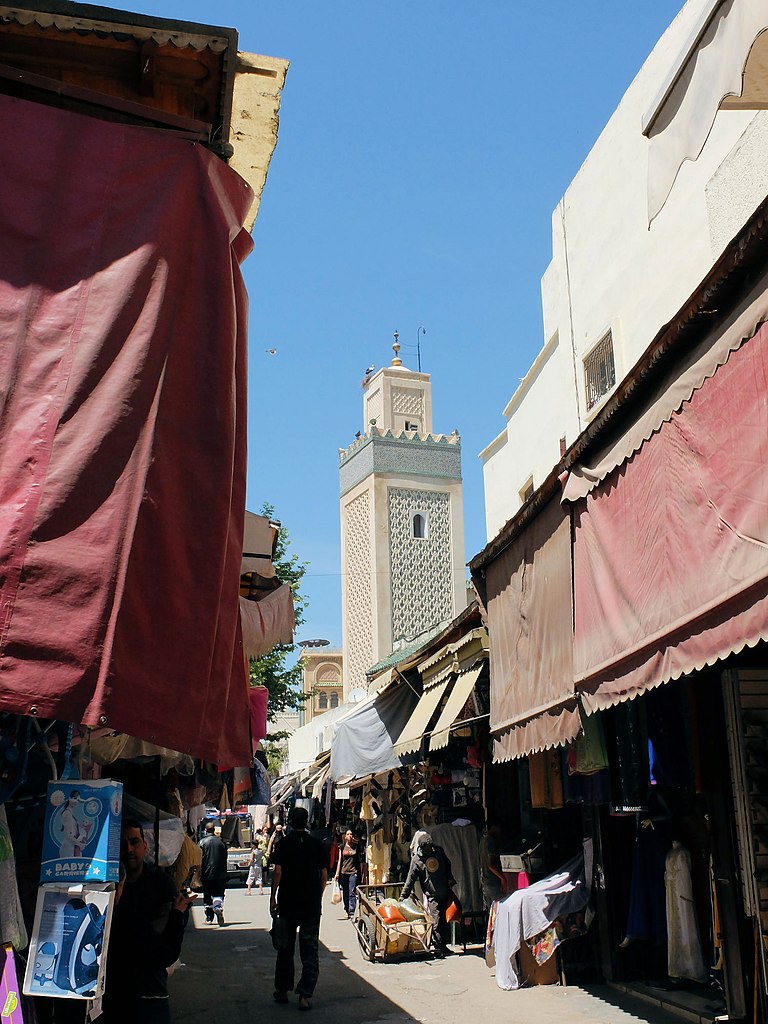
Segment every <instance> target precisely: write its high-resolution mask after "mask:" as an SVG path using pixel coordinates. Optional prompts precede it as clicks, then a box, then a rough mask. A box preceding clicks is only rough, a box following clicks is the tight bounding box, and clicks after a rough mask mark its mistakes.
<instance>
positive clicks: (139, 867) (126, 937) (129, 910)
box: [99, 820, 195, 1024]
mask: <svg viewBox="0 0 768 1024" xmlns="http://www.w3.org/2000/svg"><path fill="white" fill-rule="evenodd" d="M121 838H122V866H123V868H124V870H125V874H124V876H123V877H121V879H120V883H119V884H118V886H117V892H116V899H115V909H114V913H113V916H112V930H111V933H110V939H109V951H108V954H107V977H106V986H105V993H104V1004H103V1005H104V1016H103V1017H100V1018H99V1020H100V1021H101V1020H103V1021H104V1022H105V1024H123V1022H132V1024H170V1020H171V1014H170V1007H169V1003H168V972H167V970H166V968H168V967H170V966H171V964H173V963H175V962H176V960H178V959H179V954H180V953H181V943H182V940H183V938H184V927H185V925H186V922H187V917H188V916H189V915H188V910H189V905H190V903H192V901H193V900H194V898H195V897H194V895H193V894H191V893H186V892H181V893H179V894H178V895H177V893H176V887H175V886H174V884H173V882H172V881H171V878H170V877H169V876H168V875H167V874H166V873H165V872H164V871H161V870H160V869H159V868H155V867H150V866H149V865H147V864H145V863H144V858H145V857H146V854H147V843H146V840H145V839H144V830H143V828H142V826H141V825H140V823H139V822H138V821H130V820H124V821H123V825H122V836H121Z"/></svg>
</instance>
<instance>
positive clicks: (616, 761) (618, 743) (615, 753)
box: [606, 700, 650, 814]
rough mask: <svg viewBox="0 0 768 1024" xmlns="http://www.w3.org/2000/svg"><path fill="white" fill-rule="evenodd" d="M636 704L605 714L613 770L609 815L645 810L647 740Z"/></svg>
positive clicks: (632, 701) (646, 806) (648, 780)
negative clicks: (607, 717) (607, 723)
mask: <svg viewBox="0 0 768 1024" xmlns="http://www.w3.org/2000/svg"><path fill="white" fill-rule="evenodd" d="M639 703H640V702H639V701H636V700H630V701H627V702H626V703H624V704H617V705H616V707H613V708H611V709H610V710H609V711H608V712H606V715H610V721H611V722H612V726H613V728H612V729H611V730H610V731H609V738H610V740H611V748H612V749H611V765H612V768H613V779H612V783H613V806H612V807H611V814H636V813H638V812H644V811H646V810H647V808H648V802H647V801H648V786H649V783H650V771H649V768H648V737H647V734H646V730H645V724H644V721H643V718H642V713H641V708H640V706H639Z"/></svg>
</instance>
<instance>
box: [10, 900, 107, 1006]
mask: <svg viewBox="0 0 768 1024" xmlns="http://www.w3.org/2000/svg"><path fill="white" fill-rule="evenodd" d="M114 896H115V894H114V890H113V889H112V888H111V887H110V888H109V889H105V888H98V889H97V888H91V887H88V886H82V885H78V886H68V885H43V886H41V887H40V889H39V890H38V894H37V907H36V909H35V923H34V926H33V928H32V938H31V940H30V943H29V959H28V960H27V970H26V973H25V975H24V988H23V992H24V994H25V995H28V996H53V997H55V998H57V999H98V998H99V997H100V996H101V995H102V994H103V992H104V975H105V971H106V961H107V943H108V940H109V929H110V926H111V923H112V906H113V902H114Z"/></svg>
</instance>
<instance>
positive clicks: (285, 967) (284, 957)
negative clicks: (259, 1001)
mask: <svg viewBox="0 0 768 1024" xmlns="http://www.w3.org/2000/svg"><path fill="white" fill-rule="evenodd" d="M307 818H308V815H307V812H306V810H305V809H304V808H303V807H294V808H293V810H292V811H291V813H290V814H289V815H288V824H289V826H290V827H291V831H290V832H289V833H288V835H286V836H285V838H284V839H282V840H281V841H280V844H279V845H278V846H277V847H276V848H275V849H274V851H273V854H272V861H273V863H274V866H275V871H274V875H273V877H272V891H271V894H270V899H269V910H270V913H271V914H272V917H278V918H279V919H280V927H279V928H276V929H275V933H276V934H277V935H279V937H280V939H279V944H280V948H279V949H278V951H277V963H276V965H275V993H274V995H275V999H276V1000H277V1002H278V1003H287V1002H288V992H289V991H290V990H291V989H292V988H293V980H294V965H293V952H294V949H295V946H296V932H297V930H298V933H299V956H300V957H301V977H300V978H299V983H298V985H297V986H296V990H295V991H296V994H297V995H298V997H299V1009H300V1010H308V1009H309V1008H310V1002H309V1000H310V997H311V996H312V993H313V992H314V991H315V985H317V978H318V975H319V973H320V957H319V944H320V913H321V906H322V899H323V893H324V892H325V886H326V883H327V882H328V855H327V853H326V851H325V847H324V846H323V844H322V843H321V842H320V841H319V840H318V839H314V838H313V837H312V836H310V835H309V833H308V832H307ZM276 923H277V922H276Z"/></svg>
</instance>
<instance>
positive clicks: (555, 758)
mask: <svg viewBox="0 0 768 1024" xmlns="http://www.w3.org/2000/svg"><path fill="white" fill-rule="evenodd" d="M528 773H529V778H530V782H531V806H532V807H544V808H547V809H548V810H550V811H551V810H556V809H557V808H559V807H562V806H563V804H564V800H563V776H562V772H561V769H560V751H559V750H542V751H541V752H540V753H538V754H531V756H530V757H529V758H528Z"/></svg>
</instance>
